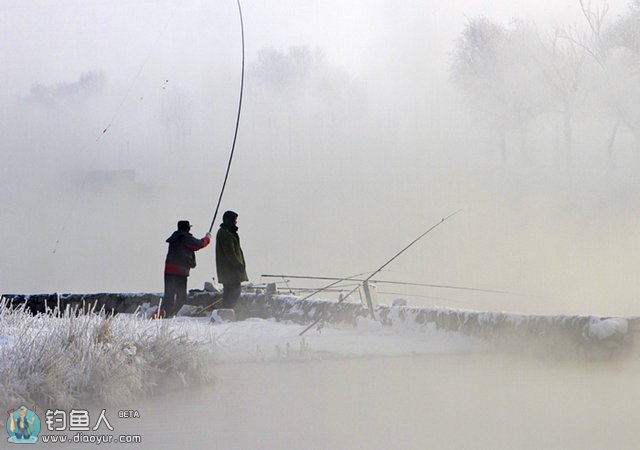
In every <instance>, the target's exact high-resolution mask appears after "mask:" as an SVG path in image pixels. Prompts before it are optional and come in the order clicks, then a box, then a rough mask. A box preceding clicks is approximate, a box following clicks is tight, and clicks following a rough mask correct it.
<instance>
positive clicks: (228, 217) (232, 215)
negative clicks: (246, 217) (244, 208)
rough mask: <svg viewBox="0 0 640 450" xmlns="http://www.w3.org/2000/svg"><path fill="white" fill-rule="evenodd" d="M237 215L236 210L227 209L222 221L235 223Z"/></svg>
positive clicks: (229, 223) (230, 223)
mask: <svg viewBox="0 0 640 450" xmlns="http://www.w3.org/2000/svg"><path fill="white" fill-rule="evenodd" d="M236 217H238V213H237V212H235V211H225V213H224V214H223V215H222V223H226V224H228V225H233V223H234V222H235V220H236Z"/></svg>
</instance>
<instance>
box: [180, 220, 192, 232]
mask: <svg viewBox="0 0 640 450" xmlns="http://www.w3.org/2000/svg"><path fill="white" fill-rule="evenodd" d="M190 229H191V224H190V223H189V221H188V220H179V221H178V230H179V231H189V230H190Z"/></svg>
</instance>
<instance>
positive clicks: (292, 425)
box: [56, 354, 640, 449]
mask: <svg viewBox="0 0 640 450" xmlns="http://www.w3.org/2000/svg"><path fill="white" fill-rule="evenodd" d="M214 374H215V377H216V383H215V384H214V385H210V386H204V387H200V388H195V389H189V390H180V391H172V392H165V394H164V395H162V396H158V397H155V398H151V399H146V400H144V401H138V402H135V404H132V405H128V406H129V407H130V408H131V409H136V410H138V411H139V412H140V414H141V418H140V419H122V420H118V421H114V427H117V428H116V430H117V432H118V433H127V434H129V433H131V434H134V433H139V434H141V435H142V438H143V443H142V444H138V445H131V447H133V448H145V449H146V448H149V449H151V448H153V449H156V448H187V446H188V447H189V448H196V449H198V448H211V449H285V448H286V449H425V448H434V449H542V448H544V449H632V448H634V449H635V448H638V447H639V446H640V427H639V426H638V419H639V418H640V409H639V408H638V405H640V389H637V380H638V379H639V377H638V375H640V362H638V361H635V360H619V361H610V362H606V363H593V362H582V363H577V362H566V361H553V362H550V361H543V360H539V359H530V358H520V357H512V356H505V355H495V354H453V355H426V356H415V357H407V356H404V357H367V358H351V359H332V360H315V361H302V362H295V361H284V362H249V363H246V362H245V363H224V364H219V365H217V366H215V368H214ZM100 447H101V448H111V447H110V446H106V445H101V446H100ZM56 448H60V447H56ZM113 448H116V447H115V446H114V447H113ZM119 448H122V445H120V446H119Z"/></svg>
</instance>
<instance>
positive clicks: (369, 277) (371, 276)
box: [298, 209, 462, 336]
mask: <svg viewBox="0 0 640 450" xmlns="http://www.w3.org/2000/svg"><path fill="white" fill-rule="evenodd" d="M461 211H462V210H461V209H459V210H457V211H456V212H454V213H451V214H449V215H448V216H447V217H444V218H442V219H441V220H440V221H439V222H438V223H436V224H435V225H433V226H432V227H431V228H429V229H428V230H427V231H425V232H424V233H422V234H421V235H420V236H418V237H417V238H415V239H414V240H413V241H411V242H410V243H409V244H408V245H407V246H406V247H404V248H403V249H402V250H400V251H399V252H398V253H396V254H395V255H394V256H393V257H392V258H391V259H389V260H388V261H387V262H385V263H384V264H383V265H381V266H380V267H379V268H378V269H377V270H375V271H374V272H372V273H371V275H369V276H368V277H366V278H365V279H364V280H363V284H364V283H366V282H368V281H370V280H371V279H372V278H373V277H375V276H376V275H377V274H378V273H380V272H381V271H382V270H383V269H384V268H385V267H387V266H388V265H389V264H391V263H392V262H393V261H395V260H396V258H398V257H399V256H400V255H402V254H403V253H404V252H405V251H407V250H408V249H409V248H410V247H411V246H413V245H414V244H415V243H416V242H418V241H419V240H420V239H422V238H423V237H425V236H426V235H427V234H429V233H430V232H431V231H433V230H434V229H436V228H437V227H439V226H440V225H442V224H443V223H444V222H445V221H447V220H448V219H450V218H451V217H453V216H455V215H456V214H458V213H459V212H461ZM356 276H357V275H356ZM350 278H355V277H350ZM348 279H349V278H345V279H344V280H341V281H346V280H348ZM337 283H338V282H337V281H336V282H333V283H331V284H329V285H327V286H325V288H329V287H333V286H335V285H336V284H337ZM359 287H360V286H359V285H358V286H356V287H355V288H353V289H352V290H351V291H349V293H348V294H347V295H345V296H344V297H342V298H341V299H340V300H338V303H337V304H338V305H339V304H340V303H342V302H344V301H345V300H346V299H347V298H349V296H350V295H351V294H353V293H354V292H355V291H356V290H358V289H359ZM318 292H322V289H320V290H319V291H318ZM313 295H315V294H313ZM306 298H309V296H307V297H305V299H306ZM322 319H323V318H322V316H320V317H318V318H317V319H316V320H314V321H313V323H312V324H311V325H309V326H308V327H307V328H305V329H304V330H302V331H301V332H300V334H298V336H302V335H303V334H305V333H306V332H307V331H309V330H310V329H311V328H313V327H314V326H316V324H318V323H319V322H320V321H321V320H322Z"/></svg>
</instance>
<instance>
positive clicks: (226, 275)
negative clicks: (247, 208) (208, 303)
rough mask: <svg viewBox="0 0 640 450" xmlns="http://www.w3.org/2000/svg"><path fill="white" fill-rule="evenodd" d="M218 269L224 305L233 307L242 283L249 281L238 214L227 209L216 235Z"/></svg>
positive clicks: (224, 306)
mask: <svg viewBox="0 0 640 450" xmlns="http://www.w3.org/2000/svg"><path fill="white" fill-rule="evenodd" d="M216 269H217V272H218V281H219V282H220V283H222V286H223V288H224V289H223V291H222V307H223V308H230V309H232V308H233V307H234V306H235V304H236V302H237V301H238V298H240V283H242V282H243V281H248V280H249V278H248V277H247V267H246V264H245V261H244V254H243V253H242V248H241V247H240V236H238V214H237V213H235V212H233V211H226V212H225V213H224V214H223V216H222V223H221V224H220V229H219V230H218V234H217V235H216Z"/></svg>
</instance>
